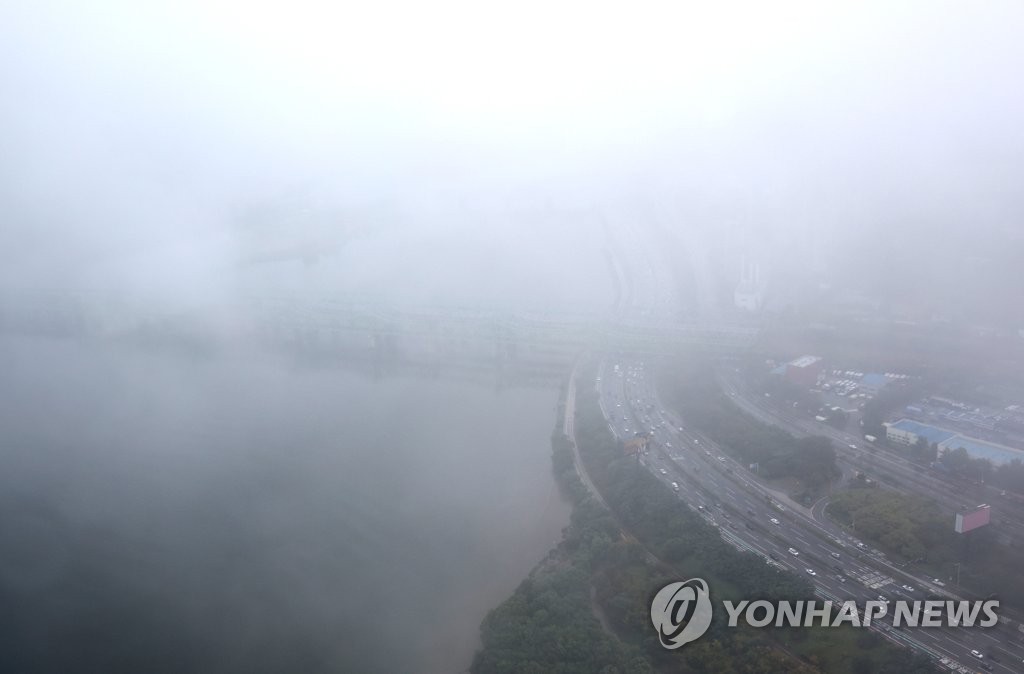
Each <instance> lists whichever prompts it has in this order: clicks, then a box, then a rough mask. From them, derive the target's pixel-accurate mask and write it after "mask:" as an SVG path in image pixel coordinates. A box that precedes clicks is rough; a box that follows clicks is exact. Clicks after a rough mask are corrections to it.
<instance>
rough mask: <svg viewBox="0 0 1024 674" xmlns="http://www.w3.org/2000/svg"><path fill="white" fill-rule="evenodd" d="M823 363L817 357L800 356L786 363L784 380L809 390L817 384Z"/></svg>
mask: <svg viewBox="0 0 1024 674" xmlns="http://www.w3.org/2000/svg"><path fill="white" fill-rule="evenodd" d="M822 367H823V363H822V360H821V358H820V357H819V356H800V357H799V358H796V359H795V360H791V361H789V362H788V363H786V379H788V380H789V381H791V382H793V383H794V384H799V385H801V386H806V387H807V388H811V387H813V386H815V385H817V383H818V377H819V376H820V375H821V371H822Z"/></svg>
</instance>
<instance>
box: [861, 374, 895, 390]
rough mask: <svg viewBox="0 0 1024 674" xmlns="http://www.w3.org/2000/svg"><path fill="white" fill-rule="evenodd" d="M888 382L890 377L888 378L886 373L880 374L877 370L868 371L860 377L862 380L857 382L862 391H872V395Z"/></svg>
mask: <svg viewBox="0 0 1024 674" xmlns="http://www.w3.org/2000/svg"><path fill="white" fill-rule="evenodd" d="M888 383H889V380H888V378H886V376H885V375H884V374H879V373H877V372H868V373H867V374H865V375H864V376H863V377H861V378H860V381H859V382H857V385H858V386H859V387H860V390H861V392H862V393H870V394H871V395H876V394H877V393H878V392H879V391H881V390H882V389H883V388H885V385H886V384H888Z"/></svg>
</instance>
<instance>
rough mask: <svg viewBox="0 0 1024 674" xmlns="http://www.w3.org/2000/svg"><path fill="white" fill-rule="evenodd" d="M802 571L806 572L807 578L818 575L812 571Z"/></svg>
mask: <svg viewBox="0 0 1024 674" xmlns="http://www.w3.org/2000/svg"><path fill="white" fill-rule="evenodd" d="M804 571H806V572H807V575H808V576H817V575H818V574H817V573H816V572H815V571H814V569H804Z"/></svg>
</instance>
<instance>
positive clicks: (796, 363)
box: [789, 356, 821, 367]
mask: <svg viewBox="0 0 1024 674" xmlns="http://www.w3.org/2000/svg"><path fill="white" fill-rule="evenodd" d="M820 361H821V356H800V357H799V358H795V359H793V360H791V361H789V364H790V365H792V366H793V367H808V366H810V365H814V364H815V363H818V362H820Z"/></svg>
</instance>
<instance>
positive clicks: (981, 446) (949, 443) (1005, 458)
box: [939, 435, 1024, 465]
mask: <svg viewBox="0 0 1024 674" xmlns="http://www.w3.org/2000/svg"><path fill="white" fill-rule="evenodd" d="M961 447H962V448H963V449H964V451H966V452H967V455H968V456H969V457H971V458H972V459H987V460H989V461H991V462H992V464H993V465H1000V464H1005V463H1010V462H1011V461H1014V460H1016V461H1022V462H1024V450H1020V449H1014V448H1013V447H1007V446H1006V445H998V444H996V443H994V442H985V441H984V440H976V439H975V438H968V437H966V436H963V435H954V436H953V437H951V438H949V439H948V440H943V441H942V442H940V443H939V454H940V456H941V454H942V451H943V450H949V451H953V450H956V449H960V448H961Z"/></svg>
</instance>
